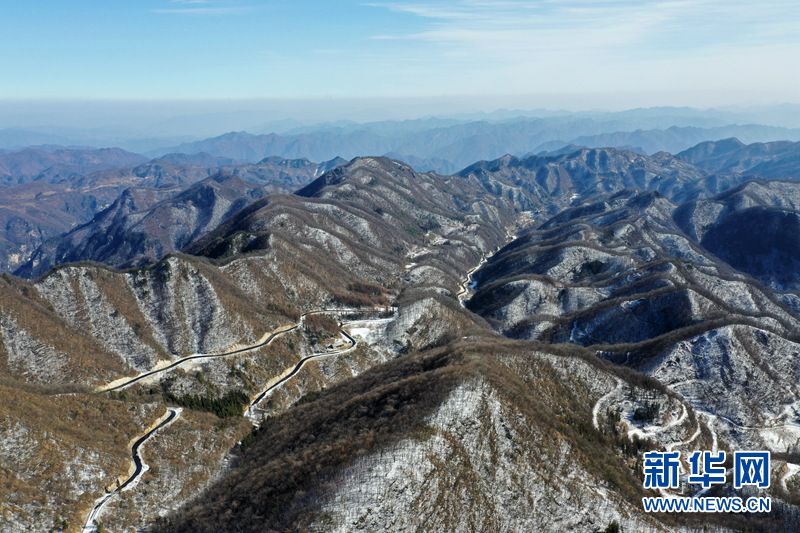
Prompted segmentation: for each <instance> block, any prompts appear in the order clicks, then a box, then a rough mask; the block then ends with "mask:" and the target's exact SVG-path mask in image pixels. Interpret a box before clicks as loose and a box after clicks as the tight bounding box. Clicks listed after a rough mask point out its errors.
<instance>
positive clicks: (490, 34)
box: [367, 0, 800, 57]
mask: <svg viewBox="0 0 800 533" xmlns="http://www.w3.org/2000/svg"><path fill="white" fill-rule="evenodd" d="M367 5H369V6H373V7H380V8H384V9H389V10H391V11H394V12H398V13H405V14H410V15H414V16H417V17H419V18H420V19H421V21H422V23H423V28H422V29H421V31H416V32H408V33H405V34H393V35H378V36H375V37H376V38H380V39H413V40H419V41H428V42H433V43H438V44H440V45H443V46H448V45H450V46H452V47H458V48H460V49H462V50H466V49H469V50H470V51H471V52H472V53H479V54H490V55H491V54H497V53H506V52H507V53H508V54H510V55H506V57H514V56H515V55H518V53H519V52H520V51H532V50H535V51H568V50H573V51H576V52H578V51H582V50H586V49H587V48H588V49H591V50H598V49H604V50H606V51H609V50H614V49H620V48H623V49H624V48H625V47H631V46H645V47H647V46H652V47H653V48H662V49H663V48H664V45H669V46H668V47H667V48H668V49H672V50H676V51H677V50H682V49H683V50H688V49H702V48H705V47H708V46H715V45H731V46H733V47H742V46H747V45H750V44H760V45H765V44H769V43H770V42H771V43H774V44H781V43H783V44H786V43H787V41H797V40H798V36H800V4H797V3H795V2H786V1H783V0H766V1H763V2H759V3H758V4H754V3H751V2H731V1H730V0H726V1H723V0H692V1H688V0H649V1H648V0H646V1H641V0H636V1H634V0H617V1H604V0H594V1H593V0H559V1H555V0H540V1H502V2H488V1H481V0H460V1H456V0H450V1H446V2H431V1H416V2H383V3H369V4H367ZM787 21H791V23H787Z"/></svg>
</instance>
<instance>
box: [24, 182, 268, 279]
mask: <svg viewBox="0 0 800 533" xmlns="http://www.w3.org/2000/svg"><path fill="white" fill-rule="evenodd" d="M162 191H163V192H162ZM265 194H266V191H265V190H264V188H263V187H260V186H258V185H255V184H253V183H251V182H246V181H244V180H242V179H240V178H238V177H234V176H230V175H224V174H217V175H216V176H214V177H212V178H208V179H206V180H203V181H201V182H199V183H196V184H194V185H192V186H190V187H189V188H186V189H185V190H183V191H182V192H180V188H178V190H175V188H173V189H172V190H169V189H167V190H164V189H141V188H138V189H128V190H126V191H125V192H124V193H123V194H122V195H121V196H120V197H119V198H118V199H117V200H116V201H115V202H114V204H112V205H111V207H109V208H108V209H106V210H104V211H102V212H101V213H99V214H98V215H97V216H95V218H94V219H93V220H92V221H91V222H89V223H88V224H85V225H83V226H79V227H78V228H76V229H74V230H72V231H71V232H69V233H68V234H66V235H64V236H63V237H58V238H55V239H52V240H50V241H47V242H46V243H44V244H43V245H42V246H40V247H39V249H38V250H36V252H35V253H34V254H33V256H32V257H31V259H30V261H28V262H27V263H26V264H25V265H23V266H22V267H20V269H18V270H17V272H16V274H17V275H19V276H23V277H27V278H34V277H38V276H40V275H42V274H44V273H45V272H47V271H48V270H50V269H51V268H53V267H54V266H56V265H60V264H62V263H69V262H76V261H97V262H100V263H105V264H107V265H114V266H120V267H131V266H140V265H142V264H148V263H154V262H156V261H157V260H158V259H160V258H161V257H163V256H165V255H167V254H169V253H172V252H175V251H177V250H180V249H182V248H183V247H185V246H187V245H189V244H190V243H191V242H192V241H194V240H195V239H197V238H198V237H200V236H202V235H205V234H206V233H207V232H209V231H210V230H212V229H214V228H216V227H217V226H218V225H219V224H220V222H222V221H223V220H225V219H226V218H228V217H229V216H231V215H232V214H233V213H236V212H237V211H239V210H240V209H241V208H243V207H244V206H246V205H247V204H249V203H250V202H252V201H253V200H255V199H257V198H260V197H262V196H264V195H265ZM161 198H165V199H163V200H162V199H161Z"/></svg>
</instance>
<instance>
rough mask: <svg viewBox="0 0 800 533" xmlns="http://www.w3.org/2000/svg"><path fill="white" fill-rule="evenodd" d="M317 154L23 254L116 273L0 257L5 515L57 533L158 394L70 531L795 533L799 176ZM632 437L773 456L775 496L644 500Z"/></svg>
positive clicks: (651, 162) (115, 214)
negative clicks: (762, 504)
mask: <svg viewBox="0 0 800 533" xmlns="http://www.w3.org/2000/svg"><path fill="white" fill-rule="evenodd" d="M732 144H735V143H732ZM725 149H727V148H725ZM720 150H722V148H721V149H720ZM701 152H702V153H703V154H711V153H713V152H715V149H714V148H713V147H706V148H702V147H701V148H698V153H701ZM703 157H705V156H703ZM701 159H702V158H701V157H700V156H698V158H697V159H696V160H697V161H699V160H701ZM175 160H176V161H180V163H174V164H187V163H186V162H189V163H188V164H192V163H197V162H203V163H208V162H211V160H209V158H208V157H206V156H205V155H203V156H200V157H198V159H197V160H194V159H192V158H188V159H187V158H184V157H178V158H177V159H175ZM212 160H213V162H215V163H224V161H222V160H219V159H214V158H212ZM339 163H341V162H339V161H337V162H334V163H332V164H331V166H336V168H334V169H331V170H328V171H326V172H324V173H322V174H321V175H320V176H319V177H317V178H316V179H315V180H314V181H311V182H310V183H308V184H306V185H305V186H302V187H300V188H298V189H297V190H296V192H295V193H294V194H274V193H273V194H267V192H273V191H266V190H264V188H263V187H262V186H261V185H260V184H259V181H258V179H256V178H252V176H253V175H257V174H258V173H259V170H258V169H249V170H247V169H245V167H244V166H240V167H237V168H239V172H238V174H235V173H229V174H218V175H216V176H215V177H212V178H207V179H204V180H200V181H198V182H196V183H194V184H193V185H188V184H185V183H183V184H181V183H178V184H174V183H173V184H172V188H169V187H166V188H161V189H157V188H156V189H153V188H151V187H138V188H131V189H129V190H128V191H127V192H125V193H124V194H123V196H121V197H120V199H119V200H117V202H115V203H114V204H113V205H112V207H111V208H109V209H108V210H106V211H104V212H102V213H100V214H99V215H97V216H96V217H95V218H94V220H93V221H92V222H90V223H89V224H86V225H84V226H81V227H79V228H77V229H76V230H75V231H73V232H72V233H70V234H68V235H67V236H66V237H65V238H64V239H62V241H61V242H62V243H63V244H61V245H60V246H62V247H61V248H60V249H59V248H58V246H56V247H55V248H51V249H50V250H51V251H50V252H48V253H52V250H56V252H58V253H60V254H61V255H60V256H59V257H61V258H62V259H59V260H52V262H51V263H47V265H48V266H49V265H55V264H57V263H59V262H61V261H62V260H67V261H69V260H72V259H70V258H71V257H72V258H75V259H78V258H80V259H94V260H95V261H97V260H100V261H103V262H106V263H109V264H110V265H117V266H120V267H126V266H133V265H132V262H136V261H138V260H139V259H137V258H143V257H147V260H146V261H142V263H143V264H142V265H141V266H137V267H135V268H128V269H118V268H114V267H111V266H107V265H103V264H100V263H96V262H88V261H85V262H80V263H68V264H64V265H61V266H58V267H56V268H54V269H51V270H48V271H46V272H44V270H45V269H46V268H48V267H47V266H45V267H44V268H43V269H42V270H43V272H41V273H39V272H36V273H34V272H33V271H29V272H28V273H27V275H29V276H33V275H39V274H41V275H40V276H39V277H38V278H37V279H36V280H35V281H29V280H26V279H22V278H18V277H14V276H9V275H6V276H4V277H3V279H2V280H1V281H0V370H1V371H2V378H1V379H2V381H0V393H1V394H4V395H5V396H6V397H7V398H8V399H9V401H7V402H3V405H4V407H3V410H2V412H1V413H0V416H2V418H1V419H0V423H2V424H3V425H2V427H3V435H4V437H3V439H2V444H0V472H2V476H3V478H2V484H0V491H2V494H0V496H2V499H1V500H0V501H2V502H3V503H2V508H1V509H0V520H2V522H0V524H2V529H3V530H8V531H13V532H16V531H25V530H30V529H32V530H35V531H48V530H55V531H78V530H80V528H81V526H83V525H84V523H85V522H86V520H87V517H88V516H89V513H90V511H91V509H92V506H93V502H95V500H96V499H97V498H98V497H100V496H102V495H103V494H104V493H105V492H104V491H105V490H109V491H112V492H113V491H114V490H115V483H117V482H118V481H119V480H120V479H125V476H126V475H127V474H126V472H128V471H129V469H130V466H129V462H130V457H131V456H130V446H131V444H132V441H133V440H135V439H136V438H138V437H139V436H141V435H142V434H143V432H144V430H145V429H146V428H148V427H150V426H151V425H152V424H153V423H154V422H156V421H157V420H159V419H160V418H159V417H162V416H163V415H164V413H165V409H166V407H167V406H172V407H175V406H180V407H182V408H183V412H182V414H181V416H180V417H179V418H178V419H177V420H175V421H174V422H173V423H172V424H170V425H169V426H167V427H165V428H164V429H163V430H161V431H159V433H158V434H156V435H155V436H153V437H152V438H151V439H150V440H149V441H148V442H147V443H146V444H145V445H144V451H143V457H144V460H145V461H146V463H147V464H148V467H149V469H148V470H146V471H145V472H144V473H143V474H142V476H141V479H139V480H137V482H136V484H135V485H134V486H132V487H130V488H126V489H125V490H124V491H122V492H120V493H119V494H117V495H116V496H114V497H113V498H112V499H110V500H109V503H108V505H107V506H106V507H105V508H104V509H103V511H102V513H101V514H100V520H99V521H100V522H102V523H101V524H100V525H99V526H97V525H93V524H91V523H89V524H87V525H88V527H87V529H88V530H100V529H108V530H111V531H139V530H142V529H146V530H148V531H152V532H160V531H192V532H195V531H252V530H258V531H354V530H363V531H376V530H390V531H423V530H432V529H433V530H437V531H529V530H575V531H603V530H607V529H606V528H611V529H608V530H609V531H611V530H613V527H614V524H616V525H617V526H622V528H623V530H626V531H697V530H703V528H704V527H709V528H712V529H713V530H719V531H740V530H743V529H744V528H748V530H750V531H787V532H788V531H794V530H796V529H797V527H798V521H797V516H798V507H797V505H798V503H800V494H799V493H798V491H799V490H800V478H797V476H796V475H795V474H796V473H797V472H798V471H800V460H798V453H800V449H798V445H800V424H799V423H798V418H799V417H800V413H798V409H800V403H798V402H799V401H800V390H798V388H797V383H798V380H800V375H798V372H800V366H798V364H797V361H798V357H800V328H798V325H800V324H798V320H800V314H798V313H799V311H800V292H798V289H797V285H796V283H797V281H796V268H794V266H793V265H794V263H789V261H793V260H795V255H796V246H795V242H796V239H795V238H794V237H793V236H794V233H792V228H793V227H794V226H793V225H792V224H793V220H794V218H796V216H797V213H796V206H797V200H798V199H800V193H798V191H800V189H798V188H797V187H796V186H795V183H793V182H791V181H763V180H756V181H753V180H751V179H750V177H748V176H747V175H746V174H745V173H742V172H740V170H733V169H728V170H731V172H728V173H726V174H715V172H716V170H713V169H710V168H709V169H706V168H701V167H699V166H696V165H694V164H693V163H691V162H689V161H687V160H686V158H677V157H675V156H671V155H669V154H666V153H662V154H656V155H655V156H645V155H641V154H636V153H634V152H630V151H624V150H615V149H583V148H579V149H576V150H568V151H566V152H565V153H562V154H553V155H543V156H529V157H526V158H522V159H520V158H515V157H512V156H507V157H504V158H501V159H499V160H496V161H491V162H486V161H484V162H479V163H476V164H474V165H471V166H470V167H468V168H466V169H465V170H464V171H462V172H460V173H458V174H455V175H451V176H442V175H439V174H436V173H434V172H428V173H419V172H417V171H415V170H414V169H413V168H411V167H410V166H408V165H407V164H404V163H401V162H398V161H395V160H391V159H388V158H382V157H360V158H356V159H354V160H352V161H350V162H349V163H346V164H343V165H341V166H339ZM159 164H160V163H159ZM168 164H173V163H168ZM266 164H267V162H264V165H266ZM270 164H271V165H272V166H270V167H269V168H272V169H276V168H277V169H279V170H274V171H273V170H270V171H267V170H266V169H262V171H261V172H262V174H260V175H261V176H263V177H262V178H261V179H263V180H264V182H269V181H270V180H276V179H277V183H279V186H281V187H282V186H286V187H288V186H289V184H290V183H294V181H293V180H299V179H300V178H298V177H297V176H301V175H306V174H303V173H304V172H307V171H311V169H312V167H313V169H314V170H313V173H316V172H317V171H318V170H319V168H320V167H318V166H313V165H310V164H309V165H306V164H305V163H302V162H295V163H287V162H285V161H277V160H273V161H272V162H271V163H270ZM720 168H721V167H720ZM115 172H118V171H115ZM247 172H250V173H251V174H247ZM270 172H272V174H270ZM292 172H295V174H292ZM232 174H234V175H232ZM245 174H247V175H245ZM292 175H293V176H295V177H292ZM247 176H251V177H249V178H248V177H247ZM276 176H277V177H276ZM281 176H283V178H281ZM148 179H150V178H148ZM282 179H283V180H285V181H281V180H282ZM748 180H749V181H748ZM165 183H166V182H164V184H165ZM173 189H174V191H173ZM157 191H160V192H157ZM160 194H163V196H159V195H160ZM245 198H246V199H245ZM237 202H238V203H237ZM169 221H171V222H169ZM176 221H177V222H179V223H177V224H176V223H175V222H176ZM795 233H796V232H795ZM115 242H116V243H118V244H117V245H115V244H114V243H115ZM165 243H166V244H168V245H169V246H170V247H171V248H168V247H164V246H165ZM159 246H162V247H161V248H159ZM58 250H61V251H60V252H59V251H58ZM81 250H83V252H85V253H87V254H88V255H87V256H78V255H76V256H69V255H68V254H69V253H72V252H73V251H81ZM45 251H46V249H45V248H41V249H40V252H41V254H44V253H45ZM167 251H170V252H173V253H171V254H170V255H166V256H164V257H159V255H161V254H164V253H166V252H167ZM37 253H39V252H37ZM92 254H94V255H92ZM37 257H41V258H43V257H44V255H40V256H37ZM776 260H777V261H776ZM126 262H127V263H126ZM478 265H480V267H479V268H478V269H477V270H475V271H474V272H472V271H473V269H474V268H475V267H476V266H478ZM779 265H780V266H779ZM468 272H472V273H471V274H470V275H469V276H468ZM310 311H315V312H314V313H310V314H309V312H310ZM343 332H346V335H345V333H343ZM349 339H352V342H351V341H350V340H349ZM192 355H198V356H199V355H202V358H197V357H195V358H191V359H186V360H185V361H184V362H180V363H179V361H181V360H183V359H184V358H186V357H188V356H192ZM309 356H313V361H311V362H309V363H308V364H307V365H305V366H304V367H303V368H302V370H299V371H297V373H296V374H294V373H293V371H294V369H295V368H296V365H297V364H298V362H300V361H301V360H302V359H303V358H305V357H309ZM176 363H178V364H176ZM172 365H175V366H172ZM167 367H170V368H167ZM144 373H147V376H146V377H143V378H142V379H138V380H136V381H133V382H131V380H132V379H133V378H135V377H136V376H141V374H144ZM287 376H290V379H288V380H287V381H285V382H281V386H280V387H278V388H276V389H275V390H273V391H271V392H270V393H269V394H268V395H266V396H265V397H264V398H263V399H261V400H259V402H258V404H257V405H256V406H253V408H249V407H248V406H249V405H250V403H251V402H253V401H255V400H256V399H258V398H260V397H261V396H260V395H261V394H262V391H266V390H267V389H268V387H270V386H271V385H272V384H275V383H277V381H276V380H280V379H282V378H284V377H287ZM11 398H25V400H24V402H22V403H20V402H16V401H12V400H11ZM245 409H247V413H248V416H242V415H243V414H244V412H245ZM61 412H63V413H68V415H67V418H68V419H69V422H67V421H66V419H65V418H64V417H63V416H57V415H56V413H61ZM94 437H97V438H94ZM657 449H659V450H681V451H684V452H691V451H694V450H705V449H708V450H719V449H725V450H738V449H766V450H770V451H771V452H772V454H773V455H772V458H773V461H772V472H771V475H772V479H773V480H774V482H773V484H772V486H771V487H770V489H769V491H767V492H766V493H761V494H766V495H769V496H770V497H772V498H773V510H772V512H771V513H769V514H764V513H762V514H724V513H718V514H714V515H705V516H703V515H699V514H692V513H687V514H684V515H667V514H648V513H645V512H644V511H643V510H642V503H641V498H642V497H643V496H647V495H655V494H656V493H655V492H653V491H649V490H645V489H644V488H643V485H642V475H643V471H642V454H643V453H645V452H646V451H649V450H657ZM695 491H696V489H692V488H691V487H690V486H688V485H686V484H684V486H683V487H681V489H680V490H678V491H676V492H678V493H679V495H680V496H691V495H692V494H694V492H695ZM716 494H718V495H720V494H724V495H732V494H740V495H741V494H742V492H741V491H740V492H735V491H733V489H732V488H730V487H726V488H724V489H719V491H718V492H717V493H716Z"/></svg>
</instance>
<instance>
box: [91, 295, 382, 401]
mask: <svg viewBox="0 0 800 533" xmlns="http://www.w3.org/2000/svg"><path fill="white" fill-rule="evenodd" d="M388 309H394V308H388ZM385 310H387V308H383V307H375V308H369V309H357V308H345V309H316V310H314V311H307V312H305V313H303V314H302V315H300V320H299V321H298V322H297V323H296V324H293V325H291V326H289V327H285V328H283V329H279V330H277V331H273V332H272V333H270V334H269V336H268V337H267V338H266V339H263V340H260V341H257V342H256V343H254V344H249V345H247V346H244V347H242V348H237V349H235V350H230V351H227V352H222V353H198V354H192V355H187V356H186V357H183V358H181V359H178V360H177V361H174V362H172V363H170V364H169V365H167V366H164V367H161V368H157V369H155V370H148V371H146V372H142V373H141V374H139V375H138V376H135V377H133V378H131V379H128V380H126V381H123V382H122V383H117V381H119V380H116V381H114V382H112V383H109V384H107V385H103V386H101V387H99V388H97V389H96V390H97V391H98V392H111V391H117V390H122V389H124V388H126V387H130V386H131V385H133V384H134V383H137V382H138V381H141V380H143V379H145V378H149V377H151V376H155V375H158V374H162V373H164V372H169V371H170V370H173V369H175V368H177V367H178V366H180V365H182V364H183V363H186V362H188V361H195V360H199V359H217V358H221V357H230V356H232V355H238V354H241V353H245V352H249V351H252V350H258V349H259V348H263V347H264V346H267V345H268V344H270V343H271V342H272V341H273V340H275V339H276V338H277V337H280V336H281V335H283V334H285V333H289V332H291V331H294V330H296V329H298V328H299V327H300V326H301V325H302V324H303V320H305V318H306V317H307V316H308V315H317V314H322V313H364V312H374V311H385Z"/></svg>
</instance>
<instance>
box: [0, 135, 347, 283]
mask: <svg viewBox="0 0 800 533" xmlns="http://www.w3.org/2000/svg"><path fill="white" fill-rule="evenodd" d="M61 152H66V153H68V154H72V151H68V150H56V151H55V152H54V153H55V154H59V153H61ZM99 152H101V153H105V152H103V151H99ZM37 153H38V151H37ZM45 154H47V155H48V156H49V158H48V159H46V161H45V162H38V163H39V164H38V166H37V165H34V164H33V163H30V165H29V166H30V167H31V168H32V169H33V170H30V171H23V170H19V169H17V168H16V167H12V168H11V170H9V172H11V171H15V172H22V175H23V176H28V175H29V174H30V173H32V172H34V171H37V172H38V171H40V170H41V168H42V167H43V166H45V165H46V164H53V163H54V162H53V161H52V159H53V158H54V157H55V156H53V155H52V154H50V153H49V152H45ZM7 155H8V157H9V158H11V156H16V157H17V158H20V157H21V156H20V155H19V152H11V153H10V154H7ZM73 157H77V156H74V155H73ZM142 159H145V158H144V157H142V156H135V157H134V155H133V154H131V155H130V157H128V158H120V159H115V160H113V161H114V162H115V163H116V164H117V165H118V166H122V167H123V168H116V167H113V165H111V164H104V165H101V166H98V165H94V166H92V165H88V164H87V165H84V166H82V167H75V168H74V169H73V171H72V172H70V173H68V174H63V173H62V174H59V173H58V172H57V171H56V170H52V169H49V167H48V168H45V170H44V171H41V172H40V174H38V175H36V176H35V180H34V181H26V179H27V178H26V179H22V178H20V179H19V181H20V182H21V183H22V184H20V185H11V186H3V185H0V193H1V194H0V270H4V271H6V272H14V271H16V270H17V269H22V270H21V271H20V272H19V273H20V274H22V275H29V276H35V275H39V274H41V273H44V272H46V271H47V269H48V268H50V267H51V266H54V265H56V264H60V263H61V262H63V261H65V260H69V261H76V260H97V261H103V262H106V263H109V264H118V263H124V262H126V261H129V260H132V259H134V258H135V257H136V255H137V254H138V255H140V256H141V255H147V252H146V251H145V250H144V249H145V248H149V249H150V252H153V251H154V250H155V249H158V250H160V252H158V253H160V254H161V255H157V257H156V258H160V257H162V256H163V254H165V253H169V252H171V251H172V250H173V249H176V248H175V244H176V242H175V238H174V237H165V236H164V235H163V234H158V235H146V238H145V240H149V241H151V242H150V243H147V244H145V243H143V242H140V243H139V245H138V248H137V249H136V250H131V251H128V252H121V253H119V254H114V253H111V254H106V255H104V254H102V253H98V252H97V250H96V249H95V248H96V247H97V244H95V245H94V246H89V247H88V249H83V248H82V247H79V246H73V244H74V243H73V242H72V241H74V239H75V237H74V236H73V237H66V236H65V234H67V233H69V232H70V231H71V230H74V229H76V228H77V226H83V225H85V224H88V229H87V228H85V227H84V228H82V229H81V230H80V231H79V232H78V235H81V236H83V235H85V234H86V233H87V232H89V233H92V232H95V233H96V232H97V231H100V229H99V228H103V227H104V224H107V219H108V218H109V216H110V213H106V214H105V215H102V216H101V220H100V221H98V223H97V224H93V218H94V216H95V215H98V214H99V213H100V212H101V211H103V210H107V209H111V212H112V213H116V212H117V211H118V210H119V209H120V205H124V206H125V207H124V209H125V210H126V212H127V213H129V214H132V212H131V209H134V210H136V211H146V210H147V209H149V208H150V207H151V206H152V205H153V204H155V203H157V202H158V201H161V200H165V199H167V198H169V197H171V196H174V195H177V194H179V193H181V192H183V191H185V190H186V189H187V188H189V187H191V186H192V185H193V184H195V183H197V182H200V181H202V180H206V179H208V178H210V177H211V176H213V175H215V174H217V173H219V172H223V173H225V174H231V175H234V176H238V177H239V178H241V179H242V180H245V181H246V182H248V183H250V184H251V189H253V188H255V186H258V187H260V188H261V189H262V191H263V192H262V194H267V193H274V192H285V193H289V192H292V191H294V190H296V189H297V188H299V187H301V186H303V185H305V184H307V183H309V182H310V181H311V180H313V179H314V178H316V177H317V176H319V175H320V174H322V173H323V172H325V171H327V170H330V169H332V168H335V167H336V166H339V165H341V164H343V163H345V161H343V160H341V159H334V160H331V161H326V162H324V163H320V164H316V163H311V162H309V161H307V160H286V159H282V158H279V157H269V158H266V159H264V160H262V161H260V162H258V163H253V164H236V163H234V162H233V161H232V160H230V159H224V158H215V157H212V156H209V155H207V154H205V155H203V154H195V155H186V154H167V155H165V156H164V158H157V159H153V160H151V161H147V162H144V163H141V164H138V163H139V162H140V161H141V160H142ZM133 162H135V163H137V164H136V165H135V166H132V167H127V166H126V165H128V164H131V163H133ZM17 166H19V165H17ZM112 167H113V168H112ZM26 168H27V167H26ZM98 168H105V170H97V169H98ZM25 172H28V174H25ZM47 172H50V174H53V175H52V176H50V175H48V176H45V174H47ZM129 189H130V190H129ZM126 191H127V193H126ZM124 194H126V195H127V196H126V198H122V196H123V195H124ZM189 195H191V193H189ZM131 196H133V197H135V198H136V199H137V200H136V202H135V205H132V204H131V202H130V197H131ZM228 196H230V193H229V194H228ZM256 196H258V195H256ZM238 198H239V199H240V200H244V199H247V198H250V199H252V195H250V196H248V195H247V194H244V193H240V194H239V195H238ZM115 201H117V205H115ZM178 203H180V200H179V201H178ZM239 207H242V205H239ZM187 209H190V208H189V207H187ZM162 214H163V213H162ZM141 216H144V214H142V215H141ZM151 218H152V217H151ZM104 221H105V222H104ZM129 222H132V221H130V220H126V223H129ZM163 222H164V224H166V225H171V224H173V223H174V221H168V220H167V221H163ZM217 222H218V221H217ZM123 225H124V224H123ZM92 228H94V229H92ZM124 231H127V229H125V230H124ZM169 231H171V230H167V232H169ZM144 233H145V234H147V233H148V231H147V230H144ZM62 239H65V240H66V242H65V243H64V244H59V243H60V242H61V240H62ZM162 239H163V241H164V242H161V240H162ZM46 241H49V242H47V244H46V245H45V246H44V247H43V249H42V251H41V252H40V253H39V254H38V256H39V258H38V259H37V265H32V264H29V265H24V263H26V262H27V261H30V260H31V258H32V256H33V255H34V253H36V251H37V248H38V247H39V246H42V245H43V244H44V243H45V242H46ZM178 241H180V245H181V246H183V245H185V244H187V243H186V242H183V241H181V240H180V239H178ZM58 246H61V247H62V251H61V252H57V248H58ZM65 248H69V249H72V248H80V249H76V250H65ZM153 253H154V252H153ZM153 253H150V256H151V257H152V256H153ZM59 254H61V255H63V256H65V257H66V256H68V257H69V259H65V258H64V257H61V258H59ZM38 265H42V266H38Z"/></svg>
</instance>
